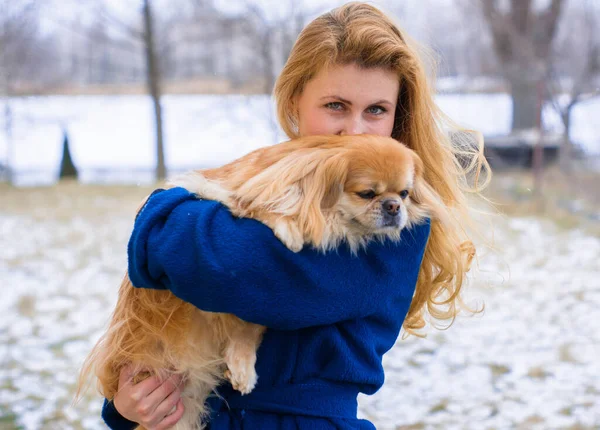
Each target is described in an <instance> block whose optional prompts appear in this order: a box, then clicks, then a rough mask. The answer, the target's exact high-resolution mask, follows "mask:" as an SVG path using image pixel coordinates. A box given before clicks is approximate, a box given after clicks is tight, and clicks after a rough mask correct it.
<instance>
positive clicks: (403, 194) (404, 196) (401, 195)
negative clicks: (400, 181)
mask: <svg viewBox="0 0 600 430" xmlns="http://www.w3.org/2000/svg"><path fill="white" fill-rule="evenodd" d="M407 197H408V190H402V191H400V198H401V199H402V200H404V199H405V198H407Z"/></svg>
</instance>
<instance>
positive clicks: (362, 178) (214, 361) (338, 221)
mask: <svg viewBox="0 0 600 430" xmlns="http://www.w3.org/2000/svg"><path fill="white" fill-rule="evenodd" d="M422 170H423V167H422V163H421V161H420V159H419V157H418V156H417V155H416V154H415V153H414V152H413V151H411V150H410V149H408V148H406V147H405V146H404V145H402V144H400V143H398V142H397V141H395V140H393V139H391V138H383V137H375V136H367V135H361V136H313V137H306V138H300V139H296V140H293V141H289V142H285V143H282V144H279V145H274V146H270V147H266V148H262V149H259V150H257V151H254V152H251V153H250V154H247V155H246V156H244V157H242V158H240V159H238V160H235V161H233V162H232V163H230V164H227V165H225V166H222V167H219V168H215V169H207V170H201V171H196V172H192V173H191V174H187V175H185V176H183V177H181V178H179V179H176V180H175V181H173V182H172V185H174V186H183V187H184V188H186V189H188V191H190V192H193V193H196V194H197V195H198V196H199V197H201V198H207V199H211V200H218V201H221V202H222V203H224V204H225V205H226V206H228V207H229V208H230V210H231V212H232V213H233V214H234V215H236V216H240V217H250V218H254V219H257V220H259V221H261V222H263V223H264V224H266V225H268V226H269V227H271V228H272V229H273V231H274V233H275V235H276V236H277V237H278V238H279V239H280V240H282V242H283V243H284V244H285V245H286V246H287V247H288V248H290V249H291V250H293V251H299V250H300V249H301V248H302V246H303V245H304V244H310V245H312V246H313V247H315V248H317V249H319V250H322V251H326V250H328V249H332V248H335V247H337V246H339V245H342V246H344V245H343V244H342V242H345V243H346V244H347V245H348V246H350V248H351V249H352V251H353V252H357V251H358V250H359V249H360V248H361V247H363V246H365V245H366V244H367V243H368V242H369V241H370V240H378V239H384V238H390V239H392V240H398V239H399V238H400V231H401V229H402V228H404V227H405V226H409V225H411V224H413V223H418V222H420V221H421V220H423V218H424V217H426V216H431V217H436V218H443V217H444V215H443V214H444V209H443V205H442V204H441V203H440V200H439V198H437V197H436V194H435V192H434V191H433V190H432V188H431V187H430V186H429V185H428V184H426V183H425V181H424V180H423V175H422V174H423V172H422ZM403 191H404V193H403ZM400 194H403V195H404V198H402V197H400ZM386 201H387V202H389V201H394V202H397V203H394V205H396V204H397V205H398V210H399V212H400V215H399V218H400V219H399V220H398V223H397V225H394V226H387V225H384V223H383V221H382V220H383V219H384V214H383V211H384V209H382V207H383V205H384V204H385V202H386ZM264 330H265V328H263V327H261V326H258V325H256V324H251V323H247V322H244V321H242V320H240V319H239V318H237V317H235V316H233V315H228V314H217V313H210V312H204V311H201V310H199V309H197V308H196V307H194V306H193V305H191V304H189V303H186V302H184V301H182V300H180V299H178V298H177V297H175V296H174V295H173V294H172V293H171V292H170V291H167V290H165V291H162V290H151V289H145V288H134V287H133V285H132V284H131V282H130V280H129V277H128V276H127V275H125V277H124V278H123V281H122V283H121V288H120V290H119V298H118V302H117V306H116V309H115V311H114V313H113V316H112V320H111V322H110V326H109V328H108V330H107V332H106V333H105V334H104V335H103V336H102V338H101V339H100V340H99V341H98V343H97V344H96V345H95V347H94V348H93V350H92V352H91V353H90V355H89V356H88V358H87V359H86V361H85V363H84V367H83V369H82V373H81V376H80V389H81V387H82V386H83V384H84V382H85V381H86V380H87V378H88V376H89V375H90V374H92V373H94V374H95V376H96V378H97V379H98V387H99V391H100V393H101V394H102V395H103V396H104V397H106V398H107V399H109V400H112V399H114V396H115V395H116V393H117V388H118V383H119V374H120V371H121V369H122V368H123V367H124V366H125V365H127V364H131V363H133V364H134V365H135V366H136V368H137V369H144V370H145V372H144V374H145V375H149V374H156V375H158V376H159V377H165V376H166V375H165V371H168V372H173V373H180V374H183V375H184V381H185V388H184V392H183V400H184V406H185V414H184V416H183V418H182V419H181V420H180V421H179V422H178V424H177V425H176V426H175V427H174V428H175V429H178V430H183V429H186V430H187V429H201V428H203V424H202V418H205V417H206V416H207V413H208V411H207V410H206V406H205V401H206V399H207V397H208V396H209V395H210V394H211V393H212V392H214V390H215V389H216V388H217V386H218V385H219V383H220V382H221V381H222V380H223V379H224V378H228V379H229V380H230V381H231V383H232V385H233V386H234V388H236V389H237V390H239V391H241V392H242V393H248V392H250V391H251V390H252V389H253V387H254V384H255V383H256V378H257V376H256V373H255V371H254V365H255V362H256V350H257V348H258V346H259V344H260V341H261V339H262V334H263V332H264ZM161 372H162V373H161ZM140 428H141V427H140Z"/></svg>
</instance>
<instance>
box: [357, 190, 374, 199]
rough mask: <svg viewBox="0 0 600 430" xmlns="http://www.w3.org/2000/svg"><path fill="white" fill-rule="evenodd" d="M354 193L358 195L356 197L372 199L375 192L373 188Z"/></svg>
mask: <svg viewBox="0 0 600 430" xmlns="http://www.w3.org/2000/svg"><path fill="white" fill-rule="evenodd" d="M356 195H358V197H360V198H361V199H365V200H371V199H374V198H375V196H376V195H377V194H376V193H375V191H373V190H366V191H360V192H358V193H356Z"/></svg>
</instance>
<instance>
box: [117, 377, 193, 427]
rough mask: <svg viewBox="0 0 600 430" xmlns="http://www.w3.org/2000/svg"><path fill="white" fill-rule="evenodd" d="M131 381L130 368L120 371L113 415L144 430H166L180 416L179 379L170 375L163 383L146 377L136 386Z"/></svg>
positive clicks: (180, 385)
mask: <svg viewBox="0 0 600 430" xmlns="http://www.w3.org/2000/svg"><path fill="white" fill-rule="evenodd" d="M133 377H134V373H133V367H132V366H126V367H124V368H123V369H122V370H121V374H120V376H119V390H118V392H117V395H116V396H115V398H114V405H115V408H116V409H117V411H118V412H119V413H120V414H121V415H122V416H123V417H124V418H127V419H128V420H129V421H133V422H136V423H138V424H141V425H143V426H144V427H146V428H147V429H148V430H166V429H168V428H170V427H172V426H174V425H175V424H176V423H177V421H179V419H180V418H181V417H182V416H183V412H184V407H183V401H182V400H181V391H182V388H183V386H182V384H181V376H179V375H172V376H170V377H169V378H168V379H166V380H164V381H161V379H160V378H159V377H158V376H150V377H149V378H147V379H144V380H143V381H141V382H138V383H137V384H135V383H134V382H133Z"/></svg>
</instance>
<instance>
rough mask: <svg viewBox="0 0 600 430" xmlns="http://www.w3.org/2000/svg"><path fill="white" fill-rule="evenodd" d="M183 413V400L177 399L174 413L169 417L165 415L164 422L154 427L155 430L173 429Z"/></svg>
mask: <svg viewBox="0 0 600 430" xmlns="http://www.w3.org/2000/svg"><path fill="white" fill-rule="evenodd" d="M184 412H185V407H184V406H183V400H181V399H179V402H177V408H176V409H175V412H173V413H172V414H170V415H167V416H166V417H165V419H164V420H162V421H161V422H160V424H159V425H158V426H157V427H156V430H167V429H169V428H171V427H173V426H174V425H175V424H177V422H178V421H179V420H180V419H181V417H182V416H183V413H184Z"/></svg>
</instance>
